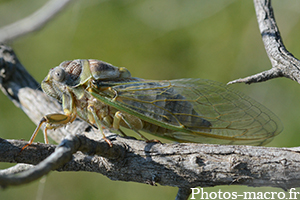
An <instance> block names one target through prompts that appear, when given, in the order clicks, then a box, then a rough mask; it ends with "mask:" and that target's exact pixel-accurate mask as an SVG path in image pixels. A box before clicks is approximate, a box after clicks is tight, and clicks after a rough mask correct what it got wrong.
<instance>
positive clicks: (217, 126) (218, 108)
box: [24, 59, 282, 148]
mask: <svg viewBox="0 0 300 200" xmlns="http://www.w3.org/2000/svg"><path fill="white" fill-rule="evenodd" d="M41 86H42V89H43V91H44V92H45V93H46V94H48V95H49V96H51V97H54V98H56V99H57V100H58V101H59V102H61V103H62V107H63V111H64V114H59V113H55V114H49V115H46V116H44V117H43V118H42V120H41V121H40V123H39V125H38V126H37V128H36V130H35V131H34V133H33V135H32V137H31V139H30V141H29V143H28V145H30V144H31V143H32V142H33V140H34V138H35V136H36V134H37V132H38V131H39V129H40V128H41V125H42V124H43V123H46V128H45V130H44V137H45V142H46V143H48V139H47V129H53V128H58V127H61V126H64V125H66V124H68V123H70V122H73V120H74V119H75V118H76V117H77V116H78V117H80V118H81V119H83V120H85V121H87V122H88V123H90V124H91V125H93V126H94V127H97V128H98V129H99V132H100V134H102V136H103V138H104V139H105V140H106V141H107V143H108V144H109V145H112V144H111V142H110V140H108V139H107V138H106V137H105V135H104V133H103V129H102V127H106V128H109V129H115V130H119V131H120V132H121V133H123V134H124V132H123V131H122V130H121V127H125V128H129V129H132V130H134V131H135V132H137V133H138V134H140V135H141V136H142V134H141V133H140V131H145V132H148V133H151V134H154V135H156V136H159V137H164V138H167V139H170V140H174V141H178V142H196V143H217V144H243V145H246V144H247V145H248V144H249V145H263V144H266V143H268V142H270V141H271V140H272V138H273V137H274V136H275V135H277V134H279V133H280V132H281V131H282V125H281V122H280V120H279V119H278V118H277V117H276V116H275V114H273V113H272V112H271V111H270V110H268V109H267V108H265V107H264V106H263V105H261V104H260V103H258V102H256V101H254V100H253V99H251V98H250V97H248V96H246V95H244V94H242V93H241V92H239V91H236V90H234V89H233V88H231V87H230V86H227V85H225V84H222V83H219V82H216V81H211V80H206V79H199V78H198V79H192V78H190V79H177V80H159V81H158V80H145V79H141V78H134V77H131V74H130V72H129V71H128V70H127V69H126V68H124V67H120V68H118V67H115V66H113V65H111V64H109V63H106V62H103V61H99V60H94V59H88V60H81V59H78V60H73V61H65V62H62V63H61V64H60V65H59V66H57V67H55V68H53V69H51V70H50V71H49V74H48V75H47V77H46V78H45V79H44V80H43V81H42V84H41ZM142 137H143V136H142ZM28 145H26V146H28ZM26 146H25V147H26ZM25 147H24V148H25Z"/></svg>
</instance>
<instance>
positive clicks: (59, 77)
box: [53, 67, 65, 82]
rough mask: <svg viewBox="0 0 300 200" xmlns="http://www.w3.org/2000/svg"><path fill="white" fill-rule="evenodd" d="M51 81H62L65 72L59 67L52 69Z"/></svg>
mask: <svg viewBox="0 0 300 200" xmlns="http://www.w3.org/2000/svg"><path fill="white" fill-rule="evenodd" d="M53 79H54V80H56V81H58V82H61V81H63V80H64V79H65V70H64V69H62V68H60V67H58V68H56V69H54V72H53Z"/></svg>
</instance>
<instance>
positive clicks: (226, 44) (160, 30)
mask: <svg viewBox="0 0 300 200" xmlns="http://www.w3.org/2000/svg"><path fill="white" fill-rule="evenodd" d="M45 2H46V1H45V0H44V1H41V0H28V1H22V0H11V1H8V0H0V19H1V20H0V26H4V25H6V24H9V23H12V22H14V21H16V20H18V19H21V18H22V17H25V16H27V15H29V14H30V13H32V12H33V11H35V10H36V9H38V8H39V7H41V6H42V5H43V4H44V3H45ZM299 4H300V2H299V1H297V0H289V1H280V0H276V1H273V8H274V10H275V16H276V20H277V22H278V26H279V28H280V30H281V34H282V37H283V41H284V43H285V45H286V46H287V48H288V50H289V51H291V52H292V53H293V54H294V55H295V56H296V57H299V56H300V48H299V39H300V37H299V34H298V33H299V31H300V30H299V29H300V23H299V17H300V11H299V9H298V8H299ZM12 47H13V49H14V50H15V52H16V53H17V55H18V57H19V59H20V60H21V62H22V63H23V64H24V65H25V67H26V68H27V70H28V71H29V72H30V73H31V74H32V75H33V76H34V78H35V79H36V80H38V81H39V82H40V81H41V80H42V79H43V78H44V76H46V74H47V73H48V70H49V69H50V68H52V67H54V66H57V65H58V64H59V63H61V62H62V61H64V60H70V59H77V58H95V59H99V60H104V61H107V62H110V63H112V64H113V65H115V66H124V67H126V68H127V69H129V70H130V71H131V73H132V75H133V76H137V77H141V78H147V79H176V78H187V77H191V78H206V79H212V80H216V81H220V82H225V83H226V82H228V81H231V80H233V79H236V78H240V77H245V76H248V75H252V74H255V73H257V72H260V71H263V70H267V69H269V68H270V67H271V64H270V62H269V60H268V58H267V55H266V53H265V50H264V46H263V44H262V41H261V37H260V34H259V30H258V26H257V22H256V16H255V12H254V8H253V2H252V1H237V0H236V1H234V0H224V1H219V0H209V1H208V0H189V1H187V0H180V1H174V0H154V1H150V0H112V1H103V0H102V1H100V0H90V1H83V0H78V1H76V2H74V3H73V4H71V6H69V7H68V8H67V9H66V10H65V11H63V12H62V13H60V15H59V16H57V17H56V18H54V19H53V20H52V21H51V22H50V23H48V24H47V25H46V26H45V27H44V28H43V29H41V30H40V31H38V32H35V33H32V34H30V35H28V36H25V37H23V38H20V39H17V40H16V41H14V42H13V43H12ZM232 87H235V88H237V89H239V90H241V91H243V92H244V93H246V94H248V95H249V96H251V97H252V98H254V99H256V100H257V101H259V102H261V103H262V104H264V105H265V106H266V107H268V108H269V109H270V110H272V111H273V112H274V113H276V114H277V115H278V116H279V118H281V120H282V122H283V124H284V127H285V129H284V131H283V132H282V133H281V134H280V135H279V136H277V137H276V138H275V139H274V140H273V142H271V143H270V144H269V145H268V146H277V147H283V146H300V140H299V136H298V135H299V134H298V132H299V131H300V125H299V114H298V113H299V110H300V107H299V99H300V92H299V91H300V86H299V85H298V84H297V83H295V82H292V81H290V80H287V79H284V78H281V79H276V80H271V81H268V82H266V83H259V84H253V85H250V86H249V85H244V84H240V85H233V86H232ZM0 102H1V103H0V127H1V128H0V137H2V138H6V139H26V140H28V139H29V138H30V136H31V134H32V132H33V130H34V128H35V125H34V124H33V123H32V122H31V121H30V120H29V119H28V118H27V116H26V115H25V114H24V113H22V111H20V110H19V109H18V108H16V107H15V106H14V105H13V103H12V102H10V101H9V100H8V99H7V97H5V96H4V95H3V94H2V93H1V94H0ZM37 141H43V139H42V134H40V135H39V136H38V138H37ZM0 166H1V168H4V167H7V166H9V165H8V164H2V163H0ZM43 187H44V189H41V188H43ZM219 189H221V190H222V191H223V192H232V191H239V192H243V191H274V190H276V189H270V188H255V189H254V188H249V187H235V186H228V187H225V186H224V187H215V188H206V189H205V191H218V190H219ZM38 191H39V194H41V196H42V199H66V200H67V199H72V200H75V199H90V200H93V199H108V198H110V199H144V200H146V199H174V197H175V195H176V192H177V189H176V188H172V187H163V186H158V187H152V186H148V185H144V184H137V183H126V182H115V181H110V180H109V179H107V178H106V177H104V176H102V175H100V174H91V173H83V172H78V173H75V172H74V173H73V172H72V173H71V172H68V173H60V174H59V173H58V172H51V173H50V175H48V176H47V181H46V182H45V184H40V183H39V182H35V183H31V184H29V185H25V186H21V187H10V188H7V189H5V190H2V191H0V199H23V200H26V199H35V198H36V197H37V196H38V195H37V193H38ZM276 191H280V190H276Z"/></svg>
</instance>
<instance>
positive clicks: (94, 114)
mask: <svg viewBox="0 0 300 200" xmlns="http://www.w3.org/2000/svg"><path fill="white" fill-rule="evenodd" d="M88 111H89V112H90V113H92V115H93V118H94V120H95V122H96V125H97V127H98V129H99V130H100V133H101V134H102V136H103V139H104V140H105V141H106V142H107V144H108V145H109V146H110V147H112V146H113V145H112V143H111V141H110V140H109V139H107V138H106V137H105V135H104V133H103V129H102V124H101V122H100V119H99V117H98V116H97V114H96V112H95V109H94V106H92V105H89V106H88Z"/></svg>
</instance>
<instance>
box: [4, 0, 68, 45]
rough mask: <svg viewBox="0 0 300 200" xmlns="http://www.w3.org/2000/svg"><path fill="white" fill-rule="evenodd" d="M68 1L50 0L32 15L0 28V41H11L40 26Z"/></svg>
mask: <svg viewBox="0 0 300 200" xmlns="http://www.w3.org/2000/svg"><path fill="white" fill-rule="evenodd" d="M70 2H71V0H50V1H48V2H47V3H46V4H45V5H44V6H43V7H42V8H40V9H39V10H38V11H36V12H35V13H33V14H32V15H30V16H28V17H26V18H24V19H22V20H20V21H17V22H15V23H13V24H10V25H7V26H5V27H2V28H0V42H7V41H11V40H14V39H16V38H18V37H20V36H23V35H26V34H28V33H30V32H33V31H36V30H38V29H40V28H42V27H43V26H44V25H45V24H46V23H47V22H48V21H50V20H51V19H52V18H53V17H54V16H55V15H56V14H58V13H59V12H60V11H61V10H63V9H64V8H65V7H66V6H67V4H68V3H70Z"/></svg>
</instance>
